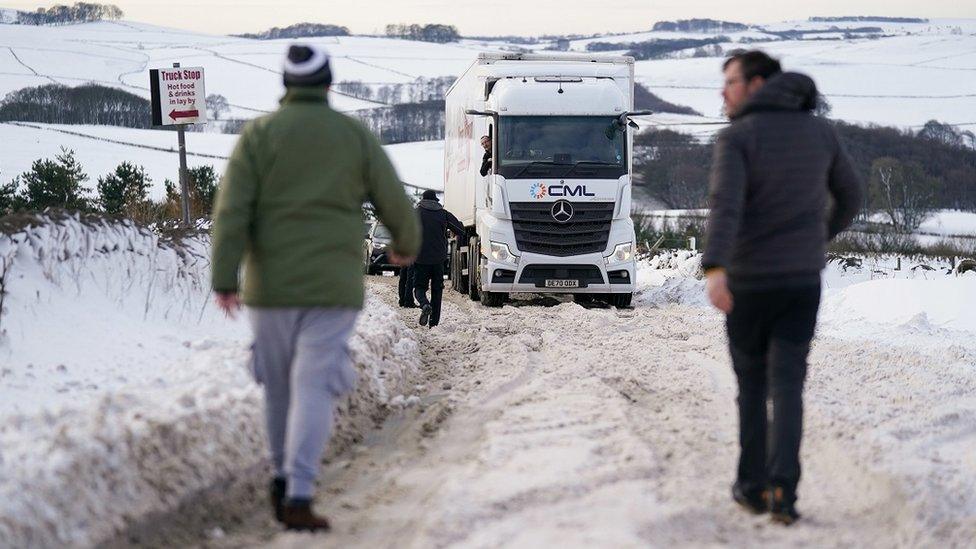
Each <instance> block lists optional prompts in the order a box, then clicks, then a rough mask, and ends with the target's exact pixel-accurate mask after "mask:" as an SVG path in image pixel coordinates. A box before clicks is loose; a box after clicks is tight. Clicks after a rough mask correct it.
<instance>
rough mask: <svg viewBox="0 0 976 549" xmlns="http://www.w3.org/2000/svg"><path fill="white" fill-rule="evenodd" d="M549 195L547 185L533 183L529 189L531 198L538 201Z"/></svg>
mask: <svg viewBox="0 0 976 549" xmlns="http://www.w3.org/2000/svg"><path fill="white" fill-rule="evenodd" d="M547 194H549V189H547V188H546V185H545V183H533V184H532V186H531V187H529V196H531V197H532V198H535V199H536V200H538V199H541V198H545V197H546V195H547Z"/></svg>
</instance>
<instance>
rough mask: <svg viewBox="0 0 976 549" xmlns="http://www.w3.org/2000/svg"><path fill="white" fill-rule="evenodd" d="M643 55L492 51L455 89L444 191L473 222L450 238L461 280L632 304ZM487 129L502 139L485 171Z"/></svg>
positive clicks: (493, 292) (477, 286)
mask: <svg viewBox="0 0 976 549" xmlns="http://www.w3.org/2000/svg"><path fill="white" fill-rule="evenodd" d="M633 89H634V60H633V58H631V57H609V56H596V55H582V54H560V53H551V54H550V53H538V54H537V53H532V54H529V53H525V54H523V53H519V54H511V53H482V54H480V55H479V56H478V59H477V60H476V61H475V62H474V63H473V64H472V65H471V66H470V67H469V68H468V69H467V71H465V73H464V74H462V75H461V77H460V78H458V80H457V81H456V82H455V83H454V85H453V86H452V87H451V89H450V90H448V92H447V96H446V104H445V109H446V113H445V114H446V125H447V127H446V132H445V133H446V136H445V138H446V140H445V144H444V203H445V207H446V208H447V209H448V210H449V211H451V212H452V213H454V214H455V215H456V216H457V217H458V219H459V220H460V221H461V223H463V224H464V225H465V227H466V229H467V233H468V234H467V235H466V236H465V237H464V238H462V239H455V240H454V241H452V245H451V266H450V267H451V268H450V278H451V281H452V286H453V288H454V289H455V290H457V291H460V292H463V293H467V294H469V295H470V296H471V298H472V299H480V300H481V302H482V303H483V304H485V305H487V306H500V305H502V304H503V303H504V301H505V299H506V297H507V296H508V294H510V293H515V292H531V293H562V294H566V293H571V294H574V297H575V298H577V299H594V298H596V299H600V300H604V301H607V302H608V303H610V304H611V305H615V306H618V307H625V306H628V305H630V302H631V298H632V296H633V293H634V283H635V274H636V271H635V262H634V252H635V244H636V243H635V238H634V224H633V222H632V221H631V218H630V208H631V150H632V139H631V132H630V131H629V130H630V129H631V128H636V127H637V125H636V124H634V123H633V122H632V121H631V120H630V117H631V116H635V115H642V114H650V113H649V112H646V111H643V112H637V111H634V110H633V109H634V104H633V103H634V93H633ZM483 136H488V138H489V139H490V140H491V148H492V151H493V154H492V157H491V160H490V165H488V166H486V168H487V175H482V174H481V172H482V169H481V168H482V156H483V154H484V152H485V151H484V149H483V148H482V145H481V143H480V140H481V138H482V137H483Z"/></svg>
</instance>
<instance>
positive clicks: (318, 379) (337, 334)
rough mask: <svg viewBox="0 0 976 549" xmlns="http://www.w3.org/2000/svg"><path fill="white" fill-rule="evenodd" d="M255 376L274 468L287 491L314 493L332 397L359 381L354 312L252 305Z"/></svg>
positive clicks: (302, 494)
mask: <svg viewBox="0 0 976 549" xmlns="http://www.w3.org/2000/svg"><path fill="white" fill-rule="evenodd" d="M248 312H249V316H250V319H251V326H252V327H253V329H254V345H253V349H252V350H253V355H252V359H253V364H252V366H253V368H254V378H255V380H257V382H258V383H260V384H261V385H263V386H264V395H265V414H266V421H267V429H268V440H269V443H270V445H271V460H272V463H273V464H274V468H275V474H276V475H277V476H284V477H287V479H288V497H293V498H311V497H312V494H313V493H314V489H315V478H316V476H317V475H318V470H319V463H320V462H321V460H322V453H323V452H324V451H325V445H326V443H327V442H328V440H329V437H330V436H331V435H332V421H333V417H332V416H333V409H334V406H335V400H336V398H337V397H339V396H341V395H343V394H345V393H348V392H349V391H351V390H352V389H353V388H354V387H355V385H356V371H355V370H354V369H353V367H352V361H351V360H350V358H349V350H348V340H349V336H350V334H351V333H352V330H353V327H354V326H355V323H356V316H357V315H358V313H359V311H356V310H351V309H334V308H323V307H284V308H270V307H252V308H250V309H249V310H248Z"/></svg>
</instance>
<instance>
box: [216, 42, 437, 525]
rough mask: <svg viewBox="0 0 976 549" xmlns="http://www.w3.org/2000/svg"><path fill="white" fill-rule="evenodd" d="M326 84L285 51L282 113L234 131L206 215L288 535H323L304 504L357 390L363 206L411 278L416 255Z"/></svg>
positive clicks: (396, 205)
mask: <svg viewBox="0 0 976 549" xmlns="http://www.w3.org/2000/svg"><path fill="white" fill-rule="evenodd" d="M331 82H332V73H331V69H330V66H329V57H328V54H327V53H326V52H325V51H324V50H322V49H320V48H317V47H314V46H306V45H293V46H291V47H290V49H289V51H288V56H287V58H286V60H285V62H284V83H285V87H286V89H287V92H286V93H285V96H284V98H283V99H282V100H281V107H280V108H279V109H278V110H277V111H276V112H274V113H272V114H269V115H267V116H263V117H260V118H258V119H256V120H254V121H253V122H251V123H249V124H248V125H247V126H246V127H245V128H244V131H243V132H242V133H241V137H240V139H239V140H238V142H237V146H236V148H235V149H234V152H233V154H232V155H231V158H230V160H229V162H228V164H227V171H226V172H225V174H224V178H223V180H222V182H221V185H220V190H219V193H218V196H217V203H216V206H215V208H214V222H213V265H212V268H213V273H212V274H213V290H214V292H215V293H216V298H217V303H218V305H219V306H220V308H221V309H223V310H224V311H225V312H226V313H227V314H229V315H233V314H234V312H235V311H237V310H238V309H239V308H240V300H239V298H238V295H239V294H240V295H241V296H242V301H243V303H244V304H245V305H247V306H248V308H249V317H250V320H251V324H252V327H253V329H254V346H253V363H252V367H253V369H254V376H255V379H256V380H257V381H258V383H260V384H262V385H263V386H264V390H265V404H266V420H267V430H268V438H269V442H270V446H271V458H272V462H273V465H274V473H275V476H274V479H273V480H272V482H271V500H272V505H273V507H274V511H275V516H276V518H277V519H278V520H279V521H280V522H282V523H283V524H285V526H286V527H288V528H290V529H309V530H317V529H328V527H329V526H328V521H327V520H326V519H325V518H324V517H321V516H318V515H316V514H315V513H314V512H313V511H312V507H311V502H312V496H313V491H314V485H315V478H316V476H317V473H318V468H319V463H320V461H321V458H322V453H323V451H324V449H325V445H326V443H327V442H328V439H329V436H330V435H331V429H332V414H333V407H334V402H335V400H336V399H337V398H338V397H339V396H341V395H343V394H345V393H348V392H349V391H351V390H352V389H353V388H354V386H355V380H356V373H355V370H354V369H353V367H352V364H351V361H350V359H349V353H348V349H347V340H348V338H349V336H350V334H351V333H352V331H353V328H354V324H355V320H356V316H357V314H358V311H359V310H360V309H361V308H362V305H363V292H364V288H363V274H362V272H363V271H362V245H363V234H362V227H363V208H362V207H363V203H364V202H366V201H369V202H372V204H373V206H374V207H375V208H376V212H377V214H378V216H379V218H380V220H381V221H382V222H383V224H385V225H386V226H387V227H388V228H389V229H390V231H391V232H392V234H393V243H392V245H391V252H390V258H391V260H393V261H394V262H396V263H398V264H400V265H409V264H410V263H412V261H413V258H414V256H415V255H416V253H417V250H418V248H419V246H420V228H419V223H418V221H417V218H416V215H415V214H414V211H413V208H412V204H411V202H410V199H409V198H407V195H406V193H405V192H404V190H403V186H402V185H401V184H400V182H399V178H398V177H397V175H396V172H395V171H394V169H393V166H392V165H391V164H390V161H389V159H388V158H387V156H386V154H385V153H384V152H383V149H382V147H381V146H380V144H379V142H378V141H377V140H376V138H375V137H373V135H371V134H370V133H369V131H368V130H366V129H365V128H364V127H363V126H362V125H360V124H359V122H357V121H356V120H353V119H352V118H349V117H347V116H344V115H342V114H339V113H337V112H335V111H333V110H332V109H331V108H329V105H328V102H327V100H326V94H327V92H328V88H329V85H330V84H331ZM242 262H243V265H244V273H243V275H244V276H243V282H244V284H243V290H241V289H240V288H239V286H238V281H239V280H240V276H239V272H238V271H239V268H240V266H241V263H242Z"/></svg>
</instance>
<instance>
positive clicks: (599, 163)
mask: <svg viewBox="0 0 976 549" xmlns="http://www.w3.org/2000/svg"><path fill="white" fill-rule="evenodd" d="M586 165H589V166H612V167H614V168H619V167H620V164H618V163H616V162H604V161H603V160H580V161H579V162H577V163H575V164H573V165H572V166H570V168H569V170H568V171H567V172H566V173H565V174H563V177H566V176H567V175H569V174H571V173H573V172H574V171H576V168H578V167H580V166H586Z"/></svg>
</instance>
